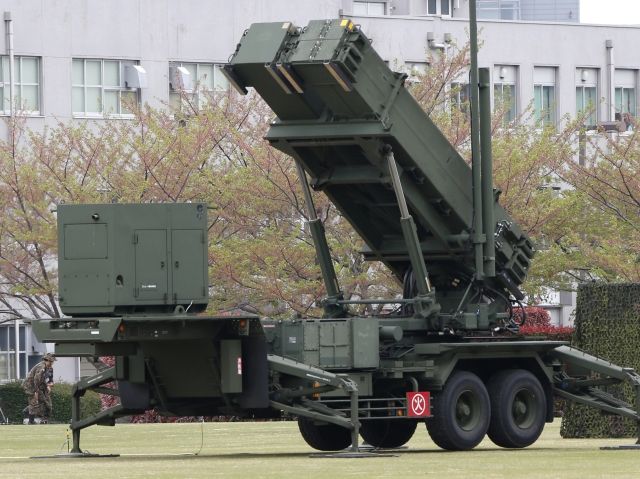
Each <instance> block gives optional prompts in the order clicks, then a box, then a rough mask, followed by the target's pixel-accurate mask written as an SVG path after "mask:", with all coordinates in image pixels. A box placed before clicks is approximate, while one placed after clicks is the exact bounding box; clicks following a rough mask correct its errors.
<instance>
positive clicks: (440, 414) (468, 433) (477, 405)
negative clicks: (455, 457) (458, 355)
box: [427, 371, 491, 451]
mask: <svg viewBox="0 0 640 479" xmlns="http://www.w3.org/2000/svg"><path fill="white" fill-rule="evenodd" d="M432 414H433V415H432V417H430V418H428V419H427V431H428V432H429V436H431V439H432V440H433V442H435V443H436V444H437V445H438V446H440V447H441V448H442V449H447V450H449V451H466V450H469V449H473V448H474V447H476V446H477V445H478V444H479V443H480V441H482V439H483V438H484V436H485V434H486V433H487V428H488V427H489V417H490V415H491V407H490V404H489V394H488V393H487V389H486V388H485V386H484V384H483V383H482V381H481V380H480V378H479V377H478V376H476V375H475V374H473V373H470V372H467V371H458V372H456V373H453V374H452V375H451V376H450V377H449V379H448V380H447V382H446V383H445V385H444V388H443V390H442V392H440V393H439V394H437V395H436V396H435V397H434V398H433V408H432Z"/></svg>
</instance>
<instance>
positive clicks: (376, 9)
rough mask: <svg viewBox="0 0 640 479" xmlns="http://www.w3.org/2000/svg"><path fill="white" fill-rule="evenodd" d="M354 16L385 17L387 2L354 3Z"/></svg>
mask: <svg viewBox="0 0 640 479" xmlns="http://www.w3.org/2000/svg"><path fill="white" fill-rule="evenodd" d="M353 14H354V15H384V14H385V2H353Z"/></svg>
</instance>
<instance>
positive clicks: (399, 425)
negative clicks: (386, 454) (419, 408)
mask: <svg viewBox="0 0 640 479" xmlns="http://www.w3.org/2000/svg"><path fill="white" fill-rule="evenodd" d="M417 426H418V422H417V421H414V420H411V419H373V420H370V421H367V420H366V419H365V420H363V421H362V424H361V425H360V435H361V436H362V439H364V440H365V441H366V442H367V443H368V444H370V445H371V446H373V447H380V448H384V449H390V448H394V447H400V446H404V445H405V444H406V443H407V442H409V439H411V438H412V437H413V433H414V432H415V431H416V427H417Z"/></svg>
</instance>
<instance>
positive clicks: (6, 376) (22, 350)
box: [0, 321, 29, 383]
mask: <svg viewBox="0 0 640 479" xmlns="http://www.w3.org/2000/svg"><path fill="white" fill-rule="evenodd" d="M11 323H13V321H12V322H11ZM0 328H2V329H1V330H2V331H3V332H5V331H6V335H4V336H5V337H4V338H2V336H3V335H0V339H4V341H0V357H1V358H2V359H3V360H4V361H1V363H3V364H2V368H3V369H0V383H3V382H8V381H15V380H16V379H20V378H24V377H26V375H27V372H28V370H29V368H28V364H27V361H28V356H27V334H28V330H27V327H26V325H25V324H23V323H20V324H19V328H20V332H19V333H18V334H19V338H18V340H19V344H18V345H17V348H16V345H15V344H14V347H13V349H11V343H12V342H13V343H15V325H14V324H3V325H0ZM16 349H17V351H18V354H19V355H20V377H19V378H16V377H15V370H16V359H15V358H16Z"/></svg>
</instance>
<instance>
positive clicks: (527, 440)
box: [487, 369, 547, 448]
mask: <svg viewBox="0 0 640 479" xmlns="http://www.w3.org/2000/svg"><path fill="white" fill-rule="evenodd" d="M487 388H488V390H489V399H490V401H491V422H490V423H489V430H488V435H489V438H490V439H491V440H492V441H493V442H494V443H495V444H496V445H498V446H501V447H509V448H522V447H527V446H529V445H531V444H533V443H534V442H536V440H537V439H538V437H540V434H541V433H542V429H543V428H544V423H545V420H546V417H547V402H546V398H545V394H544V390H543V389H542V385H541V384H540V381H538V378H536V377H535V376H534V375H533V374H532V373H530V372H529V371H525V370H524V369H510V370H505V371H501V372H499V373H497V374H495V375H494V376H493V377H492V378H491V379H490V380H489V383H488V384H487Z"/></svg>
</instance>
